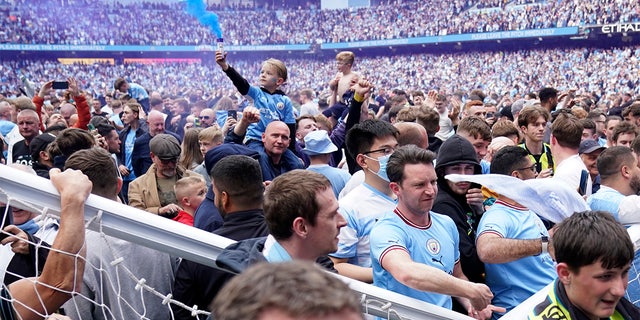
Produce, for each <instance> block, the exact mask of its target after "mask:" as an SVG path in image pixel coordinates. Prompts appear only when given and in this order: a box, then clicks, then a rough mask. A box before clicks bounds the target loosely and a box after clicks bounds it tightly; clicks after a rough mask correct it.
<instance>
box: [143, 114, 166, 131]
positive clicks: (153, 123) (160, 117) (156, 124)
mask: <svg viewBox="0 0 640 320" xmlns="http://www.w3.org/2000/svg"><path fill="white" fill-rule="evenodd" d="M147 124H148V125H149V135H151V136H152V137H155V135H157V134H161V133H164V114H163V113H162V112H160V111H158V110H151V111H149V115H147Z"/></svg>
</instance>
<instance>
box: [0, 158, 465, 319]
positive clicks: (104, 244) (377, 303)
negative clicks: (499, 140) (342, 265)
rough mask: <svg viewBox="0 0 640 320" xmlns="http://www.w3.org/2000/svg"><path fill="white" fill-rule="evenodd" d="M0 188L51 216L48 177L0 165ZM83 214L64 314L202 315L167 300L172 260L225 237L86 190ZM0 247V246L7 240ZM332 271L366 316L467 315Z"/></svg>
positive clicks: (208, 253) (201, 259)
mask: <svg viewBox="0 0 640 320" xmlns="http://www.w3.org/2000/svg"><path fill="white" fill-rule="evenodd" d="M0 186H1V187H0V201H1V202H8V203H9V204H10V205H12V206H15V207H19V208H25V209H30V210H32V211H35V212H40V213H41V214H42V216H43V217H44V219H43V218H40V220H41V221H48V222H49V223H50V222H51V220H53V221H55V220H56V219H58V217H59V216H58V213H59V212H60V203H59V201H60V200H59V196H58V193H57V191H55V188H53V186H52V185H51V183H50V182H49V181H48V180H46V179H43V178H39V177H34V176H32V175H29V174H27V173H24V172H21V171H18V170H15V169H12V168H9V167H6V166H3V165H0ZM85 220H86V224H85V226H86V229H87V230H89V231H87V233H86V239H85V244H86V248H87V255H86V260H85V261H86V264H85V271H84V275H83V279H84V281H83V286H82V288H78V290H76V292H74V293H75V296H74V298H73V301H71V302H67V303H66V304H65V305H64V309H65V312H66V313H67V314H68V315H69V316H70V317H71V318H72V319H118V320H119V319H127V320H128V319H151V320H155V319H172V318H173V317H172V312H171V310H175V308H184V309H186V310H188V311H189V312H190V313H191V314H192V315H194V316H195V315H199V316H200V318H201V319H205V318H206V316H207V315H208V312H207V311H204V310H205V309H206V308H207V307H208V306H186V305H184V304H182V303H180V302H178V301H176V300H175V299H173V298H172V295H171V285H172V284H173V272H174V271H175V267H176V263H177V260H176V259H178V258H183V259H188V260H191V261H195V262H198V263H202V264H205V265H209V266H214V264H215V263H214V262H215V259H216V257H217V255H218V254H219V253H220V252H221V251H222V249H223V248H225V247H227V246H228V245H230V244H232V243H233V242H234V241H233V240H230V239H227V238H224V237H220V236H217V235H214V234H211V233H208V232H205V231H202V230H198V229H195V228H192V227H189V226H186V225H183V224H180V223H177V222H174V221H171V220H169V219H165V218H162V217H159V216H156V215H152V214H149V213H147V212H144V211H141V210H138V209H134V208H131V207H128V206H126V205H123V204H120V203H116V202H114V201H111V200H107V199H104V198H101V197H97V196H94V195H91V196H89V198H88V199H87V201H86V203H85ZM30 245H32V246H34V247H35V248H36V250H40V248H41V247H42V244H39V243H33V242H31V243H30ZM3 247H5V248H2V249H4V250H6V247H7V246H3ZM36 260H37V259H36ZM0 266H2V264H1V263H0ZM1 271H3V270H0V272H1ZM336 276H337V277H339V278H340V279H342V280H343V281H345V282H347V283H348V284H349V286H350V287H351V288H352V289H353V290H354V291H356V292H357V293H359V294H360V295H361V301H362V304H363V307H364V310H365V311H366V313H369V314H371V315H375V316H379V317H383V318H388V319H470V318H468V317H466V316H464V315H461V314H458V313H455V312H453V311H451V310H447V309H443V308H440V307H437V306H433V305H431V304H428V303H424V302H422V301H418V300H415V299H412V298H408V297H405V296H402V295H400V294H396V293H393V292H390V291H387V290H384V289H381V288H377V287H374V286H371V285H368V284H365V283H361V282H358V281H354V280H350V279H347V278H345V277H342V276H339V275H336ZM14 303H18V302H16V301H14ZM42 316H43V317H44V316H46V315H42Z"/></svg>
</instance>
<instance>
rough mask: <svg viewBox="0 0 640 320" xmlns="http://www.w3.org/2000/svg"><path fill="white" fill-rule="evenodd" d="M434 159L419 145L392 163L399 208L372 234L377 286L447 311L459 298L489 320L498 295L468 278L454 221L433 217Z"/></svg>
mask: <svg viewBox="0 0 640 320" xmlns="http://www.w3.org/2000/svg"><path fill="white" fill-rule="evenodd" d="M433 159H434V154H433V152H431V151H427V150H424V149H420V148H418V147H416V146H414V145H409V146H404V147H400V148H399V149H398V150H397V151H396V152H395V153H393V154H392V155H391V157H390V158H389V163H388V166H387V170H386V171H387V176H388V177H389V180H390V181H391V183H390V187H391V190H392V191H393V193H394V194H395V195H396V196H398V205H397V207H396V208H395V210H393V211H391V212H388V213H386V214H385V215H384V216H382V217H381V218H380V220H379V221H378V222H377V223H376V224H375V226H374V227H373V229H372V230H371V236H370V243H371V259H372V265H373V283H374V285H375V286H378V287H382V288H385V289H388V290H391V291H394V292H398V293H400V294H404V295H407V296H410V297H413V298H416V299H420V300H423V301H426V302H429V303H433V304H435V305H438V306H441V307H445V308H451V306H452V300H451V296H455V297H456V298H457V299H458V300H459V301H460V303H461V304H462V305H463V306H464V307H465V308H466V310H467V312H468V315H469V316H473V317H474V318H477V319H486V318H487V317H489V316H490V315H491V311H493V310H494V308H493V307H492V306H491V305H489V303H490V301H491V298H493V294H492V293H491V291H490V290H489V288H488V287H487V286H486V285H484V284H479V283H473V282H469V281H467V277H466V276H465V275H464V273H463V272H462V268H461V267H460V252H459V250H458V243H459V236H458V232H457V228H456V225H455V223H454V222H453V220H451V218H449V217H448V216H445V215H441V214H437V213H434V212H431V211H430V210H431V207H432V206H433V202H434V200H435V197H436V194H437V191H438V187H437V176H436V172H435V169H434V167H433ZM503 310H504V309H501V310H500V311H503Z"/></svg>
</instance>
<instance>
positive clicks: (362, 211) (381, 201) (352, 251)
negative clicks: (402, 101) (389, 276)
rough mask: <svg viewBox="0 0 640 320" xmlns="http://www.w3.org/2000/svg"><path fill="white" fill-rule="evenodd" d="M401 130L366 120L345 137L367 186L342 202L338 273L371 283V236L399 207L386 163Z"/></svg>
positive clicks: (336, 261)
mask: <svg viewBox="0 0 640 320" xmlns="http://www.w3.org/2000/svg"><path fill="white" fill-rule="evenodd" d="M397 136H398V129H396V128H395V127H394V126H392V125H391V124H390V123H388V122H385V121H382V120H365V121H363V122H361V123H359V124H357V125H355V126H354V127H353V128H352V129H351V130H349V132H348V133H347V137H346V144H347V150H348V151H349V153H350V154H351V155H352V156H353V157H355V160H356V162H357V163H358V165H359V166H360V167H361V168H362V169H363V172H364V183H362V184H360V185H359V186H358V187H356V188H354V189H353V190H351V191H350V192H349V193H348V194H347V195H346V196H345V197H344V198H342V199H340V213H341V214H342V215H343V216H344V217H345V219H346V220H347V226H346V227H344V228H342V230H341V231H340V235H339V239H340V242H339V244H338V251H336V252H334V253H332V254H331V255H330V257H331V260H333V263H334V264H335V268H336V269H337V270H338V272H339V273H340V274H342V275H344V276H347V277H349V278H353V279H356V280H360V281H363V282H368V283H371V282H372V281H373V271H372V269H371V255H370V250H369V233H370V232H371V228H372V227H373V224H374V223H375V222H376V220H377V219H378V218H379V217H381V216H382V215H383V214H384V213H385V212H388V211H391V210H393V208H395V206H396V202H395V197H394V195H393V192H392V191H391V189H390V188H389V179H388V178H387V173H386V164H387V161H388V160H389V156H391V154H392V153H393V152H394V151H395V149H396V148H397V147H398V141H397Z"/></svg>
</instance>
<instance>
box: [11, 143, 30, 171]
mask: <svg viewBox="0 0 640 320" xmlns="http://www.w3.org/2000/svg"><path fill="white" fill-rule="evenodd" d="M12 152H13V155H12V161H13V163H19V164H24V165H27V166H31V164H32V163H33V162H32V160H31V151H30V150H29V146H28V145H27V144H26V143H25V142H24V141H18V142H17V143H16V144H14V145H13V150H12Z"/></svg>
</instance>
